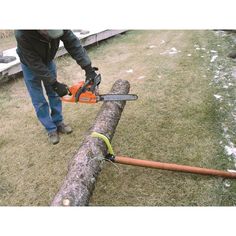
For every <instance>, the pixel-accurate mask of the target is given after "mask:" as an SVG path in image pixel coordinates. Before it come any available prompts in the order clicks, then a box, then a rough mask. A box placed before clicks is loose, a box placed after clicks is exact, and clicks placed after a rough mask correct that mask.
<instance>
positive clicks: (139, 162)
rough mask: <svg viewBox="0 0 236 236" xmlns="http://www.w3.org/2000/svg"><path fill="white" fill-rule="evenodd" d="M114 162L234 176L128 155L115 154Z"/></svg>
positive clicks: (202, 173) (217, 171)
mask: <svg viewBox="0 0 236 236" xmlns="http://www.w3.org/2000/svg"><path fill="white" fill-rule="evenodd" d="M114 162H115V163H119V164H125V165H132V166H142V167H149V168H155V169H162V170H172V171H181V172H187V173H193V174H201V175H213V176H220V177H224V178H231V179H235V178H236V173H234V172H227V171H222V170H215V169H207V168H200V167H194V166H186V165H178V164H172V163H165V162H156V161H148V160H140V159H134V158H130V157H123V156H115V158H114Z"/></svg>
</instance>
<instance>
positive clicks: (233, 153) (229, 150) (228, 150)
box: [225, 144, 236, 158]
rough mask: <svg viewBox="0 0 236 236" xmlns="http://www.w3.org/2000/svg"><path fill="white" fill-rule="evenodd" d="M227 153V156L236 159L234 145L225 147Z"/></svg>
mask: <svg viewBox="0 0 236 236" xmlns="http://www.w3.org/2000/svg"><path fill="white" fill-rule="evenodd" d="M225 152H226V154H227V155H229V156H231V155H232V156H233V157H234V158H236V148H235V147H234V145H233V144H231V147H229V146H227V145H226V146H225Z"/></svg>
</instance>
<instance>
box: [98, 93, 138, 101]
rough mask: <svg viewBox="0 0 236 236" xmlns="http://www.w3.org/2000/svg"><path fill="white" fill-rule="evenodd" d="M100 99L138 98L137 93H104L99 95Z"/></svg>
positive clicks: (121, 99) (131, 99)
mask: <svg viewBox="0 0 236 236" xmlns="http://www.w3.org/2000/svg"><path fill="white" fill-rule="evenodd" d="M97 99H98V101H103V102H108V101H134V100H137V99H138V96H137V95H136V94H103V95H98V96H97Z"/></svg>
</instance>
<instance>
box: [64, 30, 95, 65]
mask: <svg viewBox="0 0 236 236" xmlns="http://www.w3.org/2000/svg"><path fill="white" fill-rule="evenodd" d="M60 39H61V40H62V42H63V44H64V46H65V48H66V50H67V51H68V53H69V54H70V55H71V56H72V58H73V59H75V60H76V62H77V64H79V65H80V66H81V68H82V69H84V68H85V67H86V66H88V65H91V60H90V58H89V56H88V54H87V52H86V50H85V49H84V47H83V46H82V45H81V43H80V40H79V38H78V37H76V35H75V34H74V33H73V32H72V31H71V30H64V34H63V36H62V37H61V38H60Z"/></svg>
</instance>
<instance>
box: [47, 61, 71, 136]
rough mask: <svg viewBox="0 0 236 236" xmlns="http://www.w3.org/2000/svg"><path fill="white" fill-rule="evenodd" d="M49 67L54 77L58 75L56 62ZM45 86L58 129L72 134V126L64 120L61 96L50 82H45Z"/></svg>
mask: <svg viewBox="0 0 236 236" xmlns="http://www.w3.org/2000/svg"><path fill="white" fill-rule="evenodd" d="M48 69H49V70H50V72H51V74H52V75H53V76H54V77H57V76H56V73H57V71H56V65H55V63H54V62H51V63H50V64H49V65H48ZM44 87H45V90H46V93H47V95H48V100H49V104H50V108H51V117H52V120H53V122H54V123H55V124H56V126H57V131H58V132H60V133H64V134H70V133H71V132H72V128H71V127H70V126H69V125H66V124H65V123H64V122H63V116H62V102H61V99H60V97H59V96H58V95H57V93H56V92H54V90H53V89H52V86H51V85H50V84H48V83H46V82H44Z"/></svg>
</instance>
